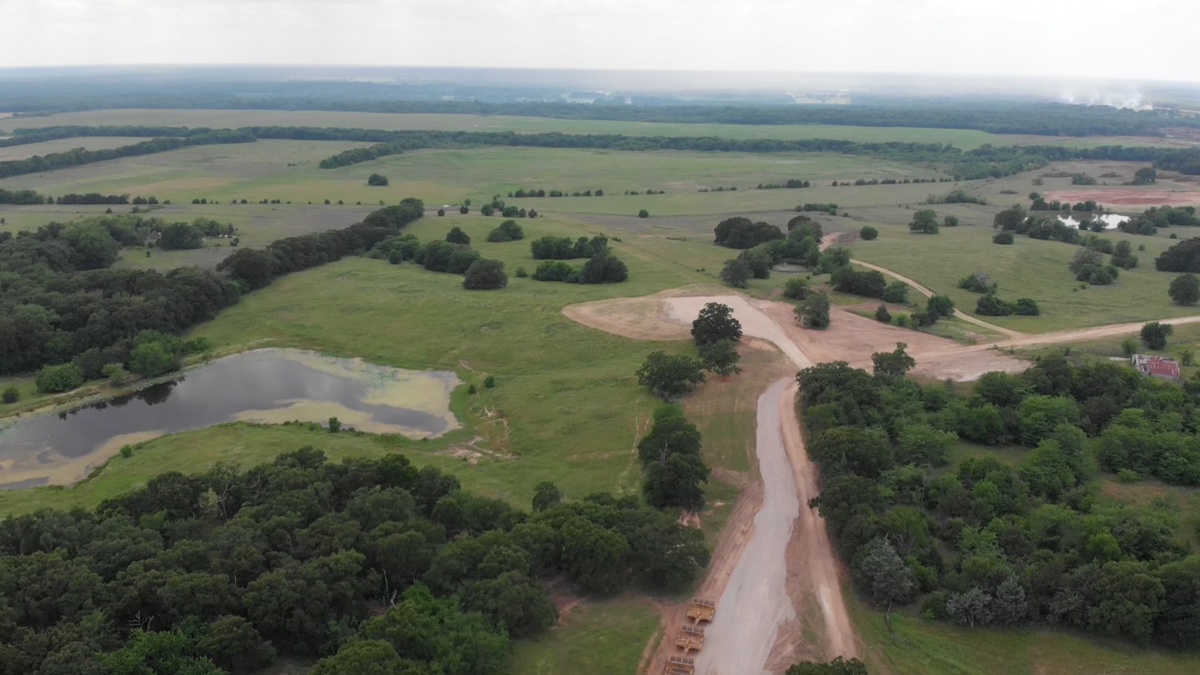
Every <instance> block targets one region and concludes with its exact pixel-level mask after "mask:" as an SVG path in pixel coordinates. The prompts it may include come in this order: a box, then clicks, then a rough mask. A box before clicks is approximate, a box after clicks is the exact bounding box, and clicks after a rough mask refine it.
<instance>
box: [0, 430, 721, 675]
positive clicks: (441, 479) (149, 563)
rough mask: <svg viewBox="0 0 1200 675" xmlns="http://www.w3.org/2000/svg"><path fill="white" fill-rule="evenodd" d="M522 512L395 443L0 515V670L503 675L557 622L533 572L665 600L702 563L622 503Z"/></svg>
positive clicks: (662, 518)
mask: <svg viewBox="0 0 1200 675" xmlns="http://www.w3.org/2000/svg"><path fill="white" fill-rule="evenodd" d="M550 487H551V488H553V486H550ZM542 492H543V490H540V489H539V497H541V496H542ZM554 492H556V493H557V490H554ZM539 506H540V507H541V508H539V509H538V510H537V511H536V512H535V513H534V514H532V515H530V514H527V513H524V512H522V511H519V510H516V509H514V508H512V507H511V506H509V505H508V504H507V503H505V502H501V501H497V500H493V499H487V498H483V497H479V496H476V495H473V494H471V493H468V492H464V491H462V490H461V489H459V483H458V481H457V480H456V479H455V478H454V477H453V476H450V475H448V474H444V473H441V472H440V471H438V470H436V469H433V468H425V469H421V470H418V469H416V468H415V467H413V466H412V465H411V464H410V463H409V461H408V460H407V459H406V458H404V457H403V456H402V455H399V454H393V455H388V456H386V457H384V458H383V459H380V460H347V461H346V462H344V463H342V464H331V463H328V462H327V461H326V460H325V457H324V455H323V454H322V453H320V452H318V451H315V450H312V449H310V448H305V449H302V450H299V451H296V452H291V453H287V454H284V455H281V456H280V457H279V458H278V459H276V460H275V461H274V462H272V463H270V464H265V465H261V466H257V467H254V468H251V469H249V470H247V471H244V472H242V471H238V470H237V469H234V468H231V467H229V466H225V465H218V466H216V467H214V468H213V469H211V470H209V471H208V472H206V473H204V474H200V475H192V476H184V475H182V474H179V473H165V474H161V475H159V476H157V477H155V478H153V479H151V480H150V481H149V482H147V484H146V485H145V487H142V488H137V489H134V490H132V491H130V492H128V493H125V494H123V495H120V496H118V497H115V498H111V499H109V500H106V501H105V502H103V503H102V504H101V505H100V506H99V507H97V508H96V509H95V510H94V511H85V510H81V509H77V510H75V511H72V512H70V513H66V512H62V511H49V510H46V511H39V512H38V513H35V514H33V515H29V516H21V517H15V518H13V517H10V518H8V519H6V520H5V521H3V522H2V523H0V622H2V623H3V625H4V626H5V631H4V635H5V639H4V647H3V649H0V671H3V672H6V673H7V672H11V673H67V672H72V673H81V672H86V673H96V674H103V675H118V674H125V673H131V674H132V673H151V672H153V673H180V674H181V675H182V674H184V673H186V674H188V675H196V674H203V675H217V674H219V673H226V672H230V673H247V672H252V671H256V670H259V669H261V668H263V667H265V666H267V665H270V663H271V662H272V661H273V660H274V659H275V658H276V655H277V654H279V655H301V656H310V657H311V656H325V657H326V658H325V659H324V660H323V661H322V662H320V663H319V664H318V665H317V667H316V669H315V670H314V672H315V673H345V672H454V673H461V674H463V675H489V674H492V673H505V672H508V658H509V641H510V639H514V638H521V637H525V636H529V635H534V634H537V633H540V632H542V631H544V630H546V629H547V628H549V627H550V626H551V625H552V624H554V623H555V621H556V618H557V613H556V611H555V609H554V605H553V603H552V602H551V600H550V595H549V593H548V591H547V588H546V586H545V583H544V580H546V579H549V578H552V577H555V576H560V575H561V576H563V577H565V578H566V579H567V580H569V581H570V583H572V584H573V585H575V586H576V587H577V588H578V589H579V590H580V591H581V592H584V593H598V594H610V593H615V592H617V591H619V590H621V589H622V588H623V587H625V586H627V585H629V584H630V583H640V584H644V585H646V586H647V587H649V588H652V589H663V590H671V591H674V590H678V589H681V588H686V587H687V586H688V585H690V584H691V583H692V582H693V580H694V579H695V578H696V575H697V574H698V573H699V571H700V570H701V569H702V568H703V566H704V565H705V564H707V560H708V553H707V551H706V550H705V548H704V544H703V536H702V535H701V534H700V533H699V531H697V530H694V529H691V528H686V527H683V526H680V525H678V524H676V523H675V521H674V519H673V518H672V517H670V516H668V515H666V514H663V513H660V512H658V511H655V510H652V509H647V508H644V507H642V506H640V505H639V504H638V501H637V500H636V499H630V498H621V499H618V498H614V497H611V496H609V495H593V496H589V497H587V498H585V499H584V500H583V501H576V502H561V501H560V500H559V499H554V500H551V501H549V502H547V501H546V500H541V501H540V502H539ZM362 668H371V669H368V670H362ZM380 668H384V670H380Z"/></svg>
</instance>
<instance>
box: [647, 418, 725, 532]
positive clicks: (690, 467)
mask: <svg viewBox="0 0 1200 675" xmlns="http://www.w3.org/2000/svg"><path fill="white" fill-rule="evenodd" d="M700 446H701V440H700V430H699V429H697V428H696V425H694V424H692V423H691V422H689V421H688V420H687V418H686V417H684V415H683V410H682V409H681V408H679V406H675V405H670V404H665V405H662V406H660V407H659V408H658V409H657V410H655V411H654V424H653V425H652V426H651V427H650V431H649V432H648V433H647V434H646V435H645V436H644V437H642V439H641V440H640V441H638V456H639V457H640V458H641V460H642V471H643V474H644V480H643V482H642V492H643V494H645V495H646V501H647V502H649V503H650V504H651V505H653V506H655V507H657V508H660V509H668V508H678V509H683V510H684V511H691V512H696V511H700V510H701V509H703V508H704V484H705V483H707V482H708V477H709V474H710V470H709V468H708V465H707V464H705V463H704V459H703V458H702V457H701V456H700V455H701V452H700V451H701V447H700Z"/></svg>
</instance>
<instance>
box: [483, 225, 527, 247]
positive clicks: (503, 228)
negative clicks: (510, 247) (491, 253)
mask: <svg viewBox="0 0 1200 675" xmlns="http://www.w3.org/2000/svg"><path fill="white" fill-rule="evenodd" d="M524 238H525V230H523V229H521V226H520V225H518V224H517V221H515V220H506V221H504V222H502V223H500V224H499V225H498V226H496V229H494V230H492V231H491V232H488V235H487V240H488V241H490V242H505V241H518V240H520V239H524Z"/></svg>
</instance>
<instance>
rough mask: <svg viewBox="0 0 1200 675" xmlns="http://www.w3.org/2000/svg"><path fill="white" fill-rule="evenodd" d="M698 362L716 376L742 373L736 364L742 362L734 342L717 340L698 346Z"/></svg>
mask: <svg viewBox="0 0 1200 675" xmlns="http://www.w3.org/2000/svg"><path fill="white" fill-rule="evenodd" d="M699 351H700V360H701V361H703V362H704V367H705V368H706V369H708V370H709V371H711V372H713V373H716V374H717V375H721V376H726V375H735V374H737V373H740V372H742V369H741V366H739V365H738V363H739V362H740V361H741V360H742V357H741V355H740V354H738V350H737V341H736V340H717V341H716V342H706V343H703V344H701V345H700V348H699Z"/></svg>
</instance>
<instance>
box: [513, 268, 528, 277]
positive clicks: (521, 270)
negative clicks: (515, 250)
mask: <svg viewBox="0 0 1200 675" xmlns="http://www.w3.org/2000/svg"><path fill="white" fill-rule="evenodd" d="M516 276H517V278H518V279H525V278H526V277H528V276H529V272H526V271H525V268H524V267H518V268H517V272H516Z"/></svg>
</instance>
